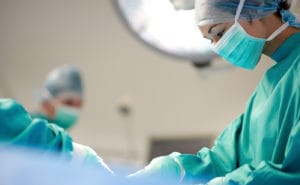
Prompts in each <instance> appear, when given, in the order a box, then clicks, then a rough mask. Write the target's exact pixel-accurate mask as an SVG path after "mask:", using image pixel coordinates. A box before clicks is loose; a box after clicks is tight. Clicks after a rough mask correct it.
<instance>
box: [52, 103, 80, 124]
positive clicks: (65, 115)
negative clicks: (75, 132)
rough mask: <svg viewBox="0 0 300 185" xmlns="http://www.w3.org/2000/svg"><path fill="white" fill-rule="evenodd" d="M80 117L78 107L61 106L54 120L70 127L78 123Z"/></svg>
mask: <svg viewBox="0 0 300 185" xmlns="http://www.w3.org/2000/svg"><path fill="white" fill-rule="evenodd" d="M78 117H79V111H78V110H77V109H75V108H72V107H69V106H59V107H58V108H57V110H56V114H55V119H54V120H53V121H54V123H55V124H57V125H58V126H60V127H62V128H64V129H69V128H71V127H72V126H74V125H75V124H76V121H77V119H78Z"/></svg>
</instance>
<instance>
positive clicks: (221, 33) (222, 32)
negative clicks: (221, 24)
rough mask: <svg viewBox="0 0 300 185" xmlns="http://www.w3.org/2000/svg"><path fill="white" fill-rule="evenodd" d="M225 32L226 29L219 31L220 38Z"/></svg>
mask: <svg viewBox="0 0 300 185" xmlns="http://www.w3.org/2000/svg"><path fill="white" fill-rule="evenodd" d="M224 32H225V30H223V31H221V32H219V33H217V36H218V37H219V38H221V37H222V36H223V35H224Z"/></svg>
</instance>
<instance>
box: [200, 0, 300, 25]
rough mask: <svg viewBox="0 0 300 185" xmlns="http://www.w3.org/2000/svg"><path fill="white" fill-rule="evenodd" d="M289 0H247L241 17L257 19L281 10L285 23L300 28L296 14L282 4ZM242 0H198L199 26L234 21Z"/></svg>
mask: <svg viewBox="0 0 300 185" xmlns="http://www.w3.org/2000/svg"><path fill="white" fill-rule="evenodd" d="M284 1H287V0H245V4H244V6H243V9H242V12H241V15H240V17H239V19H243V20H255V19H261V18H263V17H265V16H267V15H270V14H272V13H275V12H279V13H280V14H281V16H282V21H283V22H284V23H286V22H288V23H289V25H290V26H295V27H298V28H300V23H299V22H298V21H297V20H296V17H295V15H294V14H293V13H292V12H291V11H289V10H285V9H283V8H282V7H281V6H280V4H281V3H283V2H284ZM239 3H240V0H196V2H195V12H196V15H195V16H196V17H195V19H196V24H197V25H198V26H203V25H209V24H218V23H224V22H230V21H234V18H235V14H236V10H237V7H238V5H239Z"/></svg>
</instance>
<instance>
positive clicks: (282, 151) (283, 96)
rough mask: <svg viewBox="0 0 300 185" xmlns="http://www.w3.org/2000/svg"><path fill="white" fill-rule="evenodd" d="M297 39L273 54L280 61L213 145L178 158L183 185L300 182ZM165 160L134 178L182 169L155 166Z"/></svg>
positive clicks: (299, 40) (299, 49) (296, 36)
mask: <svg viewBox="0 0 300 185" xmlns="http://www.w3.org/2000/svg"><path fill="white" fill-rule="evenodd" d="M299 43H300V33H297V34H294V35H293V36H291V37H290V38H289V39H288V40H287V41H285V43H284V44H283V45H282V46H281V47H280V48H279V49H278V50H277V51H276V52H275V53H274V54H273V56H272V58H273V59H274V60H275V61H276V64H275V65H274V66H273V67H271V68H270V69H269V70H268V71H267V72H266V73H265V75H264V77H263V79H262V80H261V82H260V83H259V85H258V86H257V88H256V90H255V91H254V93H253V95H252V97H251V98H250V100H249V102H248V104H247V106H246V109H245V111H244V113H243V114H241V115H240V116H239V117H238V118H236V119H235V120H234V121H233V122H232V123H231V124H230V125H229V126H228V127H227V128H226V129H225V130H224V131H223V132H222V134H221V135H220V136H219V137H218V138H217V139H216V141H215V144H214V146H213V147H212V148H211V149H208V148H203V149H201V150H200V151H199V152H198V153H197V155H191V154H181V155H177V156H176V160H177V161H179V162H180V163H181V166H182V167H183V169H184V171H185V174H184V178H183V181H182V182H183V183H184V184H197V183H207V182H209V181H210V180H212V179H214V178H215V177H225V178H224V179H223V180H224V183H225V184H243V185H265V184H272V185H282V184H289V185H296V184H297V185H299V184H300V44H299ZM162 158H165V159H166V158H167V156H164V157H162ZM154 160H155V159H154ZM164 163H165V162H164V161H161V162H160V163H156V165H155V168H152V167H151V165H149V166H147V167H146V168H145V169H143V170H141V171H143V173H141V172H139V173H137V174H136V177H137V178H138V177H139V174H156V173H163V174H164V176H165V177H167V176H173V175H174V170H173V171H172V170H170V169H171V165H172V166H173V168H174V169H178V163H175V162H173V163H172V162H168V168H167V169H166V170H161V168H159V167H157V166H165V165H166V164H164ZM157 169H158V170H157ZM181 174H182V172H177V174H176V176H178V177H179V176H180V175H181ZM144 176H145V175H144Z"/></svg>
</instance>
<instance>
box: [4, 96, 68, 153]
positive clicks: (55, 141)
mask: <svg viewBox="0 0 300 185" xmlns="http://www.w3.org/2000/svg"><path fill="white" fill-rule="evenodd" d="M10 145H14V146H16V145H18V146H22V147H28V148H33V149H38V150H42V151H47V152H54V153H59V154H64V155H66V156H68V155H69V156H70V155H71V153H72V151H73V145H72V139H71V137H70V136H69V134H68V133H67V132H65V131H64V130H63V129H62V128H60V127H58V126H56V125H54V124H50V123H48V122H47V121H46V120H43V119H32V118H31V117H30V115H29V114H28V112H27V111H26V110H25V109H24V108H23V106H22V105H20V104H19V103H17V102H16V101H14V100H11V99H0V146H10Z"/></svg>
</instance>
